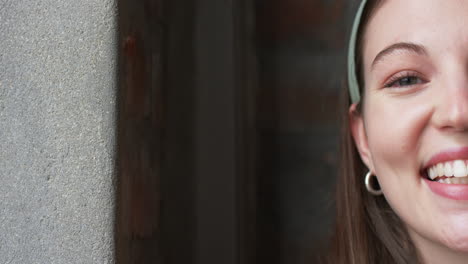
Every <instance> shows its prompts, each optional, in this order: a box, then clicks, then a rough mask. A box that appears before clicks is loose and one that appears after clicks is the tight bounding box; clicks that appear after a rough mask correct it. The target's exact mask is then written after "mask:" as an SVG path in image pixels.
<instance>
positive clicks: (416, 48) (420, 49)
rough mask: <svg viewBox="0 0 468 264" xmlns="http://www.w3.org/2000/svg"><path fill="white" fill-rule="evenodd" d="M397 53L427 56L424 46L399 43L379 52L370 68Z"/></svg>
mask: <svg viewBox="0 0 468 264" xmlns="http://www.w3.org/2000/svg"><path fill="white" fill-rule="evenodd" d="M397 51H409V52H413V53H417V54H419V55H423V56H427V54H428V53H427V50H426V48H424V46H422V45H419V44H414V43H410V42H399V43H395V44H392V45H390V46H388V47H386V48H385V49H383V50H382V51H381V52H379V54H377V56H375V59H374V61H373V62H372V67H371V68H374V66H375V65H376V64H377V63H379V62H381V61H383V60H384V58H385V57H387V56H389V55H391V54H392V53H395V52H397Z"/></svg>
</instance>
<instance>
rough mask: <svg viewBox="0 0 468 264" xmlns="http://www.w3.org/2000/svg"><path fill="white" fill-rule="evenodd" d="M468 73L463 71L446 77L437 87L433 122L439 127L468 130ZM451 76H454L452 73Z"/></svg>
mask: <svg viewBox="0 0 468 264" xmlns="http://www.w3.org/2000/svg"><path fill="white" fill-rule="evenodd" d="M467 75H468V74H467V73H466V71H463V74H459V75H458V77H455V78H448V79H449V81H446V82H444V84H443V85H442V86H441V87H438V89H437V90H438V92H437V95H435V97H437V98H434V100H435V101H437V106H436V109H435V112H434V116H433V119H434V123H435V124H436V125H437V127H438V128H439V129H442V130H451V131H468V76H467ZM452 77H454V76H453V75H452Z"/></svg>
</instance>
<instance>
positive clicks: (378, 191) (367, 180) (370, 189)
mask: <svg viewBox="0 0 468 264" xmlns="http://www.w3.org/2000/svg"><path fill="white" fill-rule="evenodd" d="M372 176H374V177H375V179H376V180H377V176H375V175H373V174H372V173H371V172H370V171H369V172H368V173H367V174H366V178H365V179H364V183H365V185H366V189H367V191H368V192H370V193H371V194H373V195H376V196H378V195H382V190H381V189H375V188H374V186H372V183H371V177H372Z"/></svg>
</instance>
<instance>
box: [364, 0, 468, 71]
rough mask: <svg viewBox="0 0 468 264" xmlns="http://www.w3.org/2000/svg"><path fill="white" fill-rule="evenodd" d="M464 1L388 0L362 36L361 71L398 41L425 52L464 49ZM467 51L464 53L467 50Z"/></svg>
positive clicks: (467, 9)
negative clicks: (418, 46) (418, 45)
mask: <svg viewBox="0 0 468 264" xmlns="http://www.w3.org/2000/svg"><path fill="white" fill-rule="evenodd" d="M466 25H468V1H466V0H390V1H385V3H384V4H383V5H381V6H380V7H379V8H378V9H376V10H375V13H374V14H373V15H372V17H371V19H370V21H369V23H368V25H367V26H366V31H365V36H364V43H363V44H364V47H363V48H364V50H363V53H364V66H365V68H366V69H365V71H366V72H368V71H369V70H370V66H371V64H372V62H373V60H374V59H375V57H376V56H377V54H379V52H381V51H382V50H384V49H385V48H387V47H389V46H391V45H393V44H395V43H400V42H405V43H407V42H408V43H417V44H420V45H422V46H424V47H426V48H427V50H428V51H429V52H431V51H432V52H436V53H437V52H443V51H444V50H448V49H452V50H453V49H457V48H465V49H466V47H468V45H466V44H467V43H468V26H466ZM467 51H468V50H467Z"/></svg>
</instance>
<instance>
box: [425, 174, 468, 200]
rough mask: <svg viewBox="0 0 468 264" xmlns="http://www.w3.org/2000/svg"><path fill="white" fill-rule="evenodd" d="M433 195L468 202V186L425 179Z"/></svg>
mask: <svg viewBox="0 0 468 264" xmlns="http://www.w3.org/2000/svg"><path fill="white" fill-rule="evenodd" d="M424 181H425V182H426V183H427V185H428V186H429V188H430V189H431V190H432V192H433V193H435V194H438V195H440V196H443V197H445V198H449V199H452V200H458V201H460V200H468V184H446V183H440V182H436V181H430V180H428V179H426V178H424Z"/></svg>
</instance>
